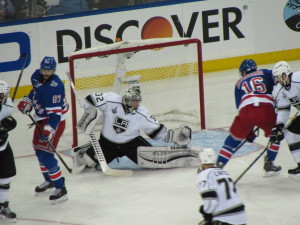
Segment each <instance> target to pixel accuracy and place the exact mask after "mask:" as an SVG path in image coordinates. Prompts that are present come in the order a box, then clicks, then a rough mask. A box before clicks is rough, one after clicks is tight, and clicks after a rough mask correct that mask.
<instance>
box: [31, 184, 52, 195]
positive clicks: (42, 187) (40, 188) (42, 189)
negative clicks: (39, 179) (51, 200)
mask: <svg viewBox="0 0 300 225" xmlns="http://www.w3.org/2000/svg"><path fill="white" fill-rule="evenodd" d="M51 188H54V184H53V182H52V181H44V182H43V183H42V184H40V185H39V186H36V188H35V195H36V196H37V195H40V194H43V193H46V192H47V191H48V190H49V189H51Z"/></svg>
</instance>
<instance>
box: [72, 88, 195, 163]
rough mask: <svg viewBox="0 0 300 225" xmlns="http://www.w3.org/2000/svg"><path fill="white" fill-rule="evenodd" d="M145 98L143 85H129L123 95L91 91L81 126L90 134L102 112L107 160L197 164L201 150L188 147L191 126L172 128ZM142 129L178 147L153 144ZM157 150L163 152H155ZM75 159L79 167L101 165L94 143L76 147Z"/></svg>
mask: <svg viewBox="0 0 300 225" xmlns="http://www.w3.org/2000/svg"><path fill="white" fill-rule="evenodd" d="M141 100H142V97H141V94H140V89H139V87H135V88H129V89H128V90H127V91H126V92H125V94H124V95H123V96H120V95H118V94H115V93H112V92H109V93H94V94H91V95H88V96H87V97H86V98H85V107H86V113H85V114H84V115H83V117H82V119H81V120H80V122H79V123H78V124H79V125H78V126H77V128H79V130H81V131H83V132H85V133H86V134H89V132H90V131H91V130H93V128H94V126H95V124H96V122H97V121H96V120H95V119H94V118H96V117H98V116H97V115H98V114H99V113H100V112H102V114H103V124H102V130H101V136H100V139H99V143H100V146H101V148H102V151H103V154H104V157H105V160H106V162H107V163H110V162H111V161H112V160H114V159H115V158H118V157H123V156H127V157H128V158H129V159H130V160H132V161H133V162H134V163H136V164H138V165H140V166H142V167H146V168H171V167H188V166H197V165H198V164H199V160H198V157H197V153H196V154H193V152H192V150H191V148H188V147H187V145H188V144H189V142H190V140H191V129H190V128H189V127H188V126H181V127H179V128H175V129H169V130H168V129H167V128H166V127H165V126H164V125H163V124H161V123H159V122H158V121H157V120H156V119H155V118H154V117H153V116H151V115H150V114H149V112H148V110H147V109H146V108H145V107H144V106H142V105H140V102H141ZM141 132H144V133H145V134H146V135H147V136H149V137H150V138H151V139H154V140H163V141H165V142H167V143H173V144H174V145H175V147H174V146H173V147H172V149H171V147H166V146H164V147H152V146H151V144H150V143H149V142H148V141H147V140H146V139H144V138H143V137H142V136H141ZM170 150H171V151H170ZM157 151H159V152H160V154H155V152H157ZM155 155H160V156H159V157H156V156H155ZM73 159H74V166H75V167H79V166H82V164H85V165H86V166H88V167H95V166H97V165H99V162H98V160H97V158H96V157H95V151H94V149H93V146H92V144H91V143H88V144H86V145H83V146H80V147H77V148H75V149H74V157H73Z"/></svg>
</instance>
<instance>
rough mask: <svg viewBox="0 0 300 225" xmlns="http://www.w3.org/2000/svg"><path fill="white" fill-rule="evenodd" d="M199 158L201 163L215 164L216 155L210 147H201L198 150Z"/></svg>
mask: <svg viewBox="0 0 300 225" xmlns="http://www.w3.org/2000/svg"><path fill="white" fill-rule="evenodd" d="M199 160H200V163H201V164H202V165H205V164H215V163H216V161H217V155H216V153H215V151H214V149H212V148H203V149H201V150H200V152H199Z"/></svg>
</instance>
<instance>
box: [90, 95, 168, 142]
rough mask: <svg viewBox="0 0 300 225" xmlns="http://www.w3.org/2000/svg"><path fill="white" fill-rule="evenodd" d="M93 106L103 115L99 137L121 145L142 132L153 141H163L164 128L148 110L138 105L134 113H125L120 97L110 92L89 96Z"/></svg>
mask: <svg viewBox="0 0 300 225" xmlns="http://www.w3.org/2000/svg"><path fill="white" fill-rule="evenodd" d="M90 97H91V100H92V101H93V104H94V106H96V107H97V109H98V110H100V111H101V112H102V113H103V125H102V130H101V135H103V136H104V137H105V138H106V139H108V140H109V141H111V142H114V143H118V144H122V143H127V142H129V141H131V140H132V139H134V138H136V137H138V136H139V135H140V131H143V132H144V133H145V134H146V135H148V136H149V137H151V138H152V139H155V140H163V139H164V138H165V136H166V133H167V132H166V128H165V127H164V126H163V125H161V124H160V123H159V122H158V121H157V120H156V119H155V118H154V117H152V116H151V115H149V113H148V110H147V109H146V108H145V107H144V106H142V105H140V106H139V107H138V109H137V110H136V111H135V112H132V113H127V114H126V113H125V111H124V108H123V104H122V96H120V95H117V94H115V93H112V92H108V93H94V94H91V95H90Z"/></svg>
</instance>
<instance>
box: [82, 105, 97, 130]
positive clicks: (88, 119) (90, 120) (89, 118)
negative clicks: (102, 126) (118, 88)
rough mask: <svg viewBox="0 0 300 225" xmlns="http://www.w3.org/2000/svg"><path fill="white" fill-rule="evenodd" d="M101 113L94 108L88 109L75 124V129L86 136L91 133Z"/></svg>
mask: <svg viewBox="0 0 300 225" xmlns="http://www.w3.org/2000/svg"><path fill="white" fill-rule="evenodd" d="M100 116H101V113H100V112H99V110H97V109H96V108H95V107H93V106H90V107H88V108H87V109H86V110H85V112H84V114H83V116H82V117H81V119H80V120H79V122H78V124H77V129H78V130H79V131H81V132H83V133H85V134H87V135H89V134H90V133H92V132H93V130H94V128H95V126H96V123H97V121H98V120H99V118H100Z"/></svg>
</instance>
